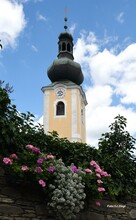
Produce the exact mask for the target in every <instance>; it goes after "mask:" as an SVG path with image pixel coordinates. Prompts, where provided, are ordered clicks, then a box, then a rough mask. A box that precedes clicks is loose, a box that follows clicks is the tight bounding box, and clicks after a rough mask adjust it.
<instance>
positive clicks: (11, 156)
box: [10, 154, 18, 159]
mask: <svg viewBox="0 0 136 220" xmlns="http://www.w3.org/2000/svg"><path fill="white" fill-rule="evenodd" d="M10 158H12V159H18V156H17V155H16V154H11V155H10Z"/></svg>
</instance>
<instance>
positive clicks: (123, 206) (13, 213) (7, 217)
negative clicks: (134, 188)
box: [0, 166, 136, 220]
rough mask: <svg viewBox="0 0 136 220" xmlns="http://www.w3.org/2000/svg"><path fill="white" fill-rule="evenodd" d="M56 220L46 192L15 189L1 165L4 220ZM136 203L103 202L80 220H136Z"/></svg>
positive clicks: (0, 200) (0, 212) (0, 195)
mask: <svg viewBox="0 0 136 220" xmlns="http://www.w3.org/2000/svg"><path fill="white" fill-rule="evenodd" d="M30 219H31V220H53V219H55V218H53V217H52V216H51V215H49V213H48V212H47V210H46V205H45V198H44V195H43V193H42V191H39V190H38V191H36V190H33V189H31V188H29V189H27V188H26V187H19V186H18V187H17V186H16V187H15V186H12V185H10V184H9V183H7V182H6V178H5V175H4V170H3V169H2V167H1V166H0V220H30ZM134 219H136V200H135V201H128V202H127V203H118V204H117V203H115V202H110V201H107V200H103V201H101V206H99V207H96V206H95V205H94V203H93V202H90V203H89V204H88V207H87V209H86V210H84V211H83V212H82V213H80V215H79V216H78V217H77V220H134Z"/></svg>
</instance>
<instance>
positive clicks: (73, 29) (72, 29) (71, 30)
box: [69, 24, 76, 35]
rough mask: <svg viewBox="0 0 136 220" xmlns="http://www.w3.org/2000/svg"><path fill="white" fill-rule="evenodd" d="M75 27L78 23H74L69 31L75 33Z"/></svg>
mask: <svg viewBox="0 0 136 220" xmlns="http://www.w3.org/2000/svg"><path fill="white" fill-rule="evenodd" d="M75 29H76V24H73V25H72V26H71V27H69V32H70V33H71V34H72V35H73V34H74V31H75Z"/></svg>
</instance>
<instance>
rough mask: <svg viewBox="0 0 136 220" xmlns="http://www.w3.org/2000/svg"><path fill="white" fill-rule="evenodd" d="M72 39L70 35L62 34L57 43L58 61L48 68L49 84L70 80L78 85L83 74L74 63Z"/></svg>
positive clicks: (78, 65) (82, 78)
mask: <svg viewBox="0 0 136 220" xmlns="http://www.w3.org/2000/svg"><path fill="white" fill-rule="evenodd" d="M73 46H74V44H73V37H72V35H71V34H70V33H67V32H62V33H60V35H59V41H58V59H56V60H54V62H53V63H52V65H51V66H50V67H49V68H48V72H47V73H48V77H49V79H50V80H51V82H55V81H64V80H70V81H72V82H74V83H76V84H77V85H80V84H81V83H82V82H83V80H84V77H83V73H82V70H81V67H80V64H78V63H76V62H74V57H73Z"/></svg>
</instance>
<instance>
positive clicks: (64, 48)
mask: <svg viewBox="0 0 136 220" xmlns="http://www.w3.org/2000/svg"><path fill="white" fill-rule="evenodd" d="M65 50H66V44H65V43H64V42H63V44H62V51H65Z"/></svg>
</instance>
